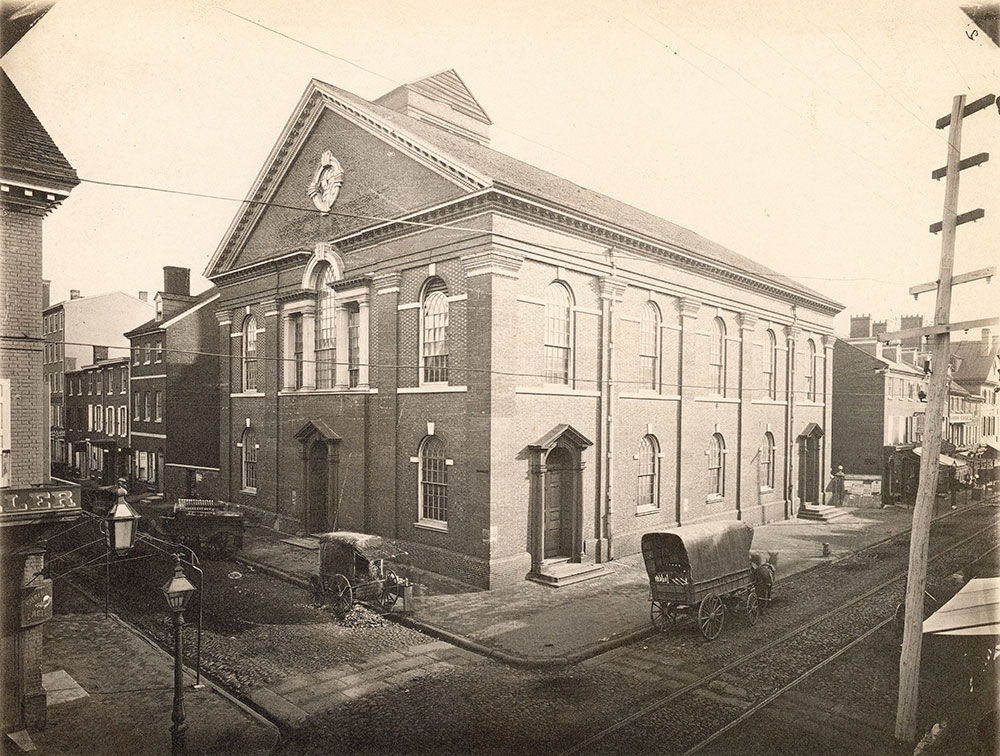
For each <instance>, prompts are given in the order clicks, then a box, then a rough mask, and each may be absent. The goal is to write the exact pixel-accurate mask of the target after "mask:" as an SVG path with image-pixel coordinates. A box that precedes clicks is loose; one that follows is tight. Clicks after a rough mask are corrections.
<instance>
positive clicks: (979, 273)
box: [910, 265, 997, 299]
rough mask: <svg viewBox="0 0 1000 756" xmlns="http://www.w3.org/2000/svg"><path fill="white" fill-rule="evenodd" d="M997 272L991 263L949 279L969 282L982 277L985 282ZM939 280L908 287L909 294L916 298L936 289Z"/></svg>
mask: <svg viewBox="0 0 1000 756" xmlns="http://www.w3.org/2000/svg"><path fill="white" fill-rule="evenodd" d="M996 274H997V269H996V268H995V267H993V266H992V265H991V266H990V267H988V268H980V269H979V270H973V271H970V272H968V273H959V274H958V275H957V276H953V277H952V279H951V283H952V285H955V284H964V283H969V282H970V281H978V280H980V279H982V278H985V279H986V283H989V282H990V279H991V278H993V276H995V275H996ZM938 283H940V282H939V281H931V282H930V283H925V284H920V285H918V286H911V287H910V294H912V295H913V298H914V299H916V298H917V297H918V296H919V295H921V294H926V293H927V292H929V291H937V287H938Z"/></svg>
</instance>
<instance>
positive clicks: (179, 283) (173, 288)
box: [163, 265, 191, 297]
mask: <svg viewBox="0 0 1000 756" xmlns="http://www.w3.org/2000/svg"><path fill="white" fill-rule="evenodd" d="M163 293H164V294H177V295H179V296H182V297H189V296H191V269H190V268H179V267H176V266H174V265H164V266H163Z"/></svg>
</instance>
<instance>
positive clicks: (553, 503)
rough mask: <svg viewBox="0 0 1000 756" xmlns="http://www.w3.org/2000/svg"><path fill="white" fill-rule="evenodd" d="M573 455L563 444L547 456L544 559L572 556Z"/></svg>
mask: <svg viewBox="0 0 1000 756" xmlns="http://www.w3.org/2000/svg"><path fill="white" fill-rule="evenodd" d="M572 461H573V460H572V457H571V455H570V453H569V452H568V451H567V450H566V449H563V448H562V447H556V448H555V449H553V450H552V451H551V452H549V456H548V458H547V459H546V460H545V468H546V471H545V533H544V538H545V548H544V550H543V551H542V555H543V557H544V558H545V559H552V558H555V557H563V556H570V546H569V544H570V542H571V540H572V539H571V535H570V533H571V530H572V524H573V510H572V507H573V501H572V496H573V480H572V478H571V477H570V476H572V475H573V470H572V469H571V467H572Z"/></svg>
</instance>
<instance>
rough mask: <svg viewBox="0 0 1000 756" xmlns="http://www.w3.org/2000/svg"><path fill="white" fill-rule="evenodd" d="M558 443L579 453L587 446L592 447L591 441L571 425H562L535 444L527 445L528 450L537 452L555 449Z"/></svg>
mask: <svg viewBox="0 0 1000 756" xmlns="http://www.w3.org/2000/svg"><path fill="white" fill-rule="evenodd" d="M560 441H561V442H564V443H566V444H568V445H570V446H572V447H574V448H575V449H579V450H580V451H582V450H584V449H586V448H587V447H588V446H593V445H594V442H593V441H591V440H590V439H589V438H587V437H586V436H584V435H583V434H582V433H580V431H578V430H577V429H576V428H574V427H573V426H572V425H568V424H566V423H562V424H560V425H557V426H556V427H555V428H553V429H552V430H550V431H549V432H548V433H546V434H545V435H544V436H542V437H541V438H540V439H538V440H537V441H535V443H533V444H528V448H529V449H534V450H537V451H550V450H551V449H553V448H555V446H556V444H558V443H559V442H560Z"/></svg>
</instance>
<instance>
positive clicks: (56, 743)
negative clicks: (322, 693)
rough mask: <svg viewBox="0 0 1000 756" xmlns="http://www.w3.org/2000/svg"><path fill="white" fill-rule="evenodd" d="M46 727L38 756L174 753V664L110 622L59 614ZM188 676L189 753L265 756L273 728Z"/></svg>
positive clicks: (50, 658)
mask: <svg viewBox="0 0 1000 756" xmlns="http://www.w3.org/2000/svg"><path fill="white" fill-rule="evenodd" d="M44 642H45V655H44V658H45V662H44V664H45V666H44V668H43V674H44V680H45V682H46V688H47V689H48V691H49V709H48V726H47V727H46V729H45V730H42V731H39V732H33V733H31V738H32V740H33V741H34V744H35V746H36V748H37V750H36V751H35V753H38V754H39V755H40V756H44V755H50V756H62V755H66V756H69V755H73V756H133V754H137V753H142V754H145V755H146V756H157V754H169V753H170V752H171V742H170V724H171V720H170V717H171V710H172V704H173V679H174V678H173V658H172V657H171V656H170V655H169V654H167V653H165V652H164V651H163V650H161V649H160V648H157V647H155V646H153V645H152V644H150V643H149V642H147V641H146V640H145V639H144V638H142V637H141V636H139V635H137V634H136V633H135V632H134V631H132V630H131V629H130V628H129V627H127V626H126V625H124V624H123V623H121V622H120V621H118V620H116V619H115V618H114V617H112V618H110V619H105V618H104V615H103V614H67V615H56V616H55V617H54V618H53V619H52V620H50V621H49V622H48V623H46V625H45V640H44ZM193 683H194V677H193V676H191V675H185V690H184V707H185V711H186V714H187V723H188V731H187V752H188V753H190V754H206V755H208V754H232V753H239V754H241V755H242V756H266V754H270V753H271V752H272V751H273V750H274V748H275V746H276V745H277V743H278V731H277V728H276V727H274V725H271V724H269V723H267V722H265V721H263V720H262V719H261V718H260V717H258V716H256V715H255V714H252V713H251V712H249V711H248V710H247V709H246V707H244V706H242V705H241V704H238V703H237V702H236V701H235V700H233V699H232V698H229V697H228V696H225V695H223V694H221V693H219V692H217V691H215V690H214V689H213V687H212V686H211V685H210V684H206V686H205V687H204V688H203V689H201V690H194V689H193V688H192V685H193Z"/></svg>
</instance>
